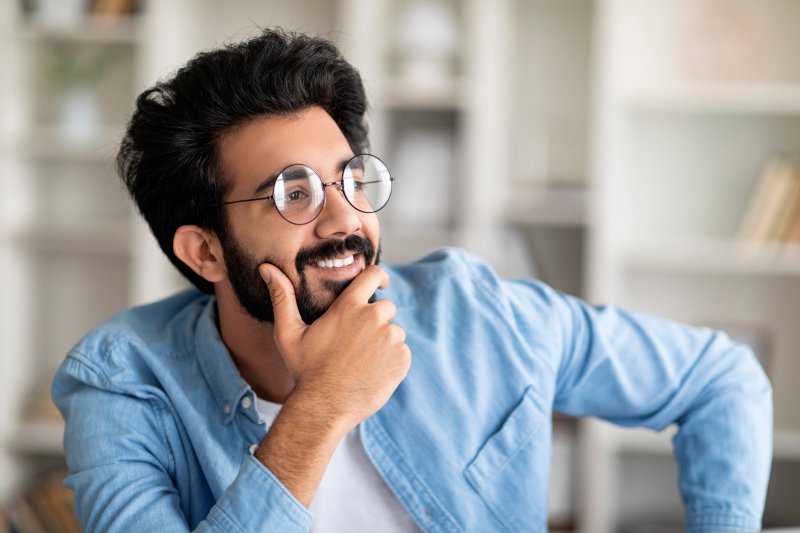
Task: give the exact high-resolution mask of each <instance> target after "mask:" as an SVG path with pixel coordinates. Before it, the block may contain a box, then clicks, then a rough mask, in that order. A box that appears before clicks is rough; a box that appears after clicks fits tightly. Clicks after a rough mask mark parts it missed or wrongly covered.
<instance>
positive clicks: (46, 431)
mask: <svg viewBox="0 0 800 533" xmlns="http://www.w3.org/2000/svg"><path fill="white" fill-rule="evenodd" d="M63 438H64V423H63V422H56V421H35V422H22V423H20V424H18V425H17V426H16V427H15V428H14V430H13V431H12V432H11V434H10V436H9V437H8V438H7V439H6V446H7V447H8V448H9V449H10V450H12V451H13V452H15V453H18V454H25V455H45V456H55V457H60V456H63V455H64V448H63Z"/></svg>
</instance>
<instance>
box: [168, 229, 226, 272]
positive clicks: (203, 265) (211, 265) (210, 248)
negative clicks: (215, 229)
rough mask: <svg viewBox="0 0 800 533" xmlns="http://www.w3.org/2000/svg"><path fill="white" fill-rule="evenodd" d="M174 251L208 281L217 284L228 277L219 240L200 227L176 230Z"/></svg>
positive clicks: (173, 244) (173, 243)
mask: <svg viewBox="0 0 800 533" xmlns="http://www.w3.org/2000/svg"><path fill="white" fill-rule="evenodd" d="M172 250H173V251H174V252H175V255H176V256H178V259H180V260H181V261H183V262H184V263H186V264H187V265H188V266H189V268H191V269H192V270H194V271H195V272H196V273H197V274H198V275H199V276H200V277H202V278H203V279H205V280H206V281H210V282H211V283H216V282H218V281H222V280H223V279H225V278H226V277H227V276H228V273H227V270H226V269H225V262H224V261H223V259H222V246H220V243H219V239H218V238H217V237H216V235H214V234H213V233H210V232H208V231H207V230H204V229H202V228H201V227H199V226H194V225H187V226H181V227H179V228H178V229H177V230H175V236H174V237H173V238H172Z"/></svg>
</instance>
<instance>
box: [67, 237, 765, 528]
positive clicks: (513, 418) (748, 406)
mask: <svg viewBox="0 0 800 533" xmlns="http://www.w3.org/2000/svg"><path fill="white" fill-rule="evenodd" d="M386 270H387V271H388V273H389V275H390V279H391V285H390V287H389V288H388V289H387V290H386V291H382V292H380V293H379V297H381V298H388V299H390V300H392V301H393V302H394V303H395V304H396V305H397V315H396V318H395V322H396V323H397V324H400V325H401V326H402V327H403V328H404V329H405V331H406V333H407V341H406V342H407V344H408V345H409V347H410V348H411V352H412V366H411V370H410V371H409V373H408V376H407V377H406V379H405V381H403V383H402V384H401V385H400V386H399V387H398V389H397V391H396V392H395V393H394V395H393V396H392V397H391V399H390V400H389V401H388V403H387V404H386V405H385V406H384V407H383V408H382V409H381V410H380V411H378V412H377V413H376V414H375V415H373V416H371V417H370V418H368V419H367V420H365V421H364V422H363V423H362V424H361V438H362V442H363V445H364V449H365V451H366V453H367V455H368V456H369V458H370V460H371V461H372V463H373V464H374V466H375V468H376V469H377V470H378V472H379V473H380V474H381V476H382V477H383V478H384V480H385V481H386V482H387V484H388V485H389V487H390V488H391V489H392V491H393V492H394V494H395V495H396V496H397V498H398V499H399V501H400V502H401V504H402V505H403V506H404V507H405V509H406V510H407V511H408V512H409V513H410V515H411V516H412V518H413V519H414V521H415V522H416V523H417V524H418V525H419V527H420V528H421V529H422V530H423V531H428V532H439V531H442V532H444V531H448V532H449V531H467V532H488V531H512V532H516V531H546V529H547V487H548V476H549V464H550V451H551V449H550V446H551V444H550V441H551V416H552V413H553V411H554V410H557V411H560V412H562V413H566V414H568V415H572V416H597V417H602V418H604V419H607V420H609V421H611V422H614V423H617V424H620V425H624V426H644V427H648V428H652V429H657V430H659V429H662V428H664V427H666V426H668V425H669V424H671V423H673V422H675V423H677V424H678V425H679V426H680V431H679V432H678V434H677V436H676V437H675V439H674V444H675V457H676V459H677V461H678V464H679V467H680V480H679V485H680V491H681V494H682V497H683V502H684V506H685V510H686V526H687V530H688V531H690V532H699V531H755V530H758V529H759V527H760V519H761V514H762V510H763V506H764V499H765V495H766V487H767V480H768V477H769V469H770V459H771V442H772V403H771V388H770V384H769V381H768V380H767V378H766V376H765V375H764V372H763V371H762V369H761V367H760V366H759V363H758V362H757V360H756V359H755V357H754V356H753V354H752V352H751V351H750V350H749V349H748V348H747V347H745V346H743V345H740V344H736V343H734V342H732V341H731V340H730V339H729V338H728V337H727V336H726V335H725V334H723V333H719V332H715V331H712V330H709V329H697V328H690V327H687V326H684V325H679V324H676V323H673V322H669V321H666V320H662V319H658V318H654V317H651V316H647V315H642V314H635V313H630V312H626V311H623V310H621V309H619V308H617V307H613V306H605V307H592V306H589V305H587V304H586V303H584V302H582V301H580V300H578V299H576V298H573V297H570V296H566V295H564V294H561V293H559V292H557V291H555V290H553V289H551V288H549V287H547V286H546V285H544V284H542V283H540V282H538V281H532V280H504V279H501V278H499V277H498V276H497V275H496V274H495V273H494V272H493V271H492V270H491V269H490V268H489V267H488V266H487V265H486V264H484V263H482V262H480V261H478V260H476V259H474V258H472V257H469V256H467V255H465V254H464V253H462V252H459V251H454V250H445V251H440V252H436V253H434V254H432V255H430V256H428V257H426V258H424V259H422V260H421V261H419V262H417V263H414V264H412V265H408V266H402V267H386ZM215 313H216V306H215V300H214V298H213V297H210V296H208V295H205V294H202V293H200V292H199V291H196V290H189V291H186V292H183V293H180V294H178V295H175V296H173V297H171V298H169V299H166V300H164V301H161V302H158V303H155V304H152V305H148V306H144V307H139V308H134V309H130V310H128V311H126V312H124V313H122V314H120V315H118V316H116V317H115V318H113V319H111V320H110V321H109V322H107V323H105V324H104V325H102V326H100V327H99V328H97V329H96V330H94V331H93V332H92V333H90V334H89V335H88V336H87V337H86V338H84V339H83V340H82V341H81V342H80V343H79V344H78V345H77V346H76V347H75V348H74V349H73V350H72V351H71V352H70V353H69V355H68V356H67V358H66V360H65V362H64V363H63V365H62V366H61V368H60V369H59V371H58V374H57V375H56V378H55V381H54V384H53V397H54V399H55V401H56V403H57V405H58V407H59V408H60V409H61V412H62V413H63V415H64V418H65V419H66V421H67V429H66V434H65V437H64V448H65V452H66V457H67V463H68V466H69V476H68V477H67V479H66V485H67V486H68V487H70V488H71V489H73V490H74V491H75V502H76V510H77V513H78V516H79V517H80V520H81V522H82V523H83V525H84V527H85V529H86V530H87V531H90V532H91V531H101V532H113V531H124V532H126V533H130V532H134V531H148V532H150V531H153V532H154V531H158V532H164V531H187V530H197V531H215V532H216V531H231V532H245V531H246V532H251V531H271V532H273V531H274V532H281V533H291V532H301V531H306V530H307V529H308V528H309V527H310V525H311V521H312V516H311V514H310V513H309V511H308V510H307V509H306V508H305V507H303V506H302V505H301V504H300V503H299V502H298V501H297V500H296V499H295V498H294V497H293V496H292V495H291V493H289V492H288V491H287V490H286V488H285V487H284V486H283V485H281V483H280V482H279V481H278V479H277V478H275V477H274V476H273V475H272V474H271V473H270V472H269V470H268V469H267V468H265V467H264V466H263V465H262V464H261V463H260V462H258V461H257V460H256V459H255V458H254V457H253V455H252V452H251V450H252V449H253V445H254V444H257V443H258V442H259V441H261V439H262V437H263V436H264V434H265V425H264V423H263V422H262V420H261V418H260V416H259V415H258V412H257V410H256V407H255V401H254V398H255V397H254V393H253V391H252V389H251V388H250V386H249V385H248V384H247V383H246V382H245V381H244V380H243V379H242V377H241V376H240V375H239V372H238V371H237V369H236V366H235V365H234V363H233V361H232V359H231V357H230V355H229V353H228V351H227V349H226V348H225V346H224V344H223V343H222V341H221V339H220V336H219V332H218V330H217V327H216V325H215V323H216V320H215V318H216V317H215Z"/></svg>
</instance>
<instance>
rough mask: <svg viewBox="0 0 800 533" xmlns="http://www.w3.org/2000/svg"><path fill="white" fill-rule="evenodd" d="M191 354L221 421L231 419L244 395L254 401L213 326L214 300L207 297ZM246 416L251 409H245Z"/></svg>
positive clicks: (215, 317) (215, 316)
mask: <svg viewBox="0 0 800 533" xmlns="http://www.w3.org/2000/svg"><path fill="white" fill-rule="evenodd" d="M194 342H195V353H196V354H197V358H198V361H199V362H200V368H201V370H202V372H203V375H204V377H205V379H206V383H208V386H209V388H210V389H211V393H212V394H213V395H214V399H215V400H216V402H217V405H218V406H219V409H220V411H221V412H222V415H223V420H224V423H225V424H229V423H230V422H231V420H233V416H234V414H236V410H237V409H238V408H239V406H240V405H241V404H242V402H241V400H242V398H243V397H244V396H245V395H249V396H250V397H251V402H252V401H253V400H254V395H253V393H252V392H251V388H250V386H249V385H248V384H247V382H245V380H244V379H242V376H241V375H240V374H239V370H238V369H237V368H236V365H235V364H234V362H233V359H232V358H231V354H230V352H229V351H228V348H227V347H226V346H225V343H223V342H222V338H221V337H220V335H219V329H217V299H216V298H214V297H211V298H209V300H208V302H206V305H205V308H204V309H203V310H202V312H201V313H200V317H199V319H198V321H197V324H196V326H195V331H194ZM246 411H247V412H248V414H249V415H250V416H253V415H252V412H254V411H255V409H246Z"/></svg>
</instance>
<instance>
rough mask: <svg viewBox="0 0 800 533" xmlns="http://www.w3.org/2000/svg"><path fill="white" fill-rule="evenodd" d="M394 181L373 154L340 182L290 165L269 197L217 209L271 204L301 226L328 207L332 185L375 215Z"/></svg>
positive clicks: (357, 161)
mask: <svg viewBox="0 0 800 533" xmlns="http://www.w3.org/2000/svg"><path fill="white" fill-rule="evenodd" d="M393 181H394V178H393V177H392V176H391V175H390V174H389V169H387V168H386V165H385V164H384V163H383V161H381V160H380V159H378V158H377V157H376V156H374V155H371V154H358V155H355V156H353V157H352V158H351V159H350V160H348V161H347V163H346V164H345V165H344V167H343V168H342V178H341V179H340V180H339V181H331V182H324V181H322V178H320V177H319V174H317V173H316V172H315V171H314V169H312V168H310V167H307V166H306V165H289V166H288V167H286V168H284V169H283V170H281V171H280V173H279V174H278V176H277V177H276V178H275V180H274V182H273V183H272V185H271V188H272V193H271V194H269V195H268V196H259V197H256V198H247V199H244V200H231V201H229V202H220V203H219V204H214V206H220V205H228V204H239V203H244V202H255V201H257V200H266V201H271V202H272V203H273V204H274V205H275V207H276V208H277V209H278V213H280V215H281V216H282V217H283V218H284V219H285V220H286V221H287V222H290V223H292V224H295V225H298V226H301V225H303V224H308V223H309V222H312V221H313V220H314V219H316V218H317V217H318V216H319V214H320V213H321V212H322V210H323V209H324V208H325V189H326V188H328V187H330V186H336V187H337V188H338V189H339V190H340V191H341V192H343V193H344V197H345V198H346V199H347V202H348V203H349V204H350V205H351V206H353V208H354V209H356V210H358V211H361V212H362V213H375V212H377V211H380V210H381V209H383V208H384V207H385V206H386V204H387V202H388V201H389V196H391V194H392V182H393Z"/></svg>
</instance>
